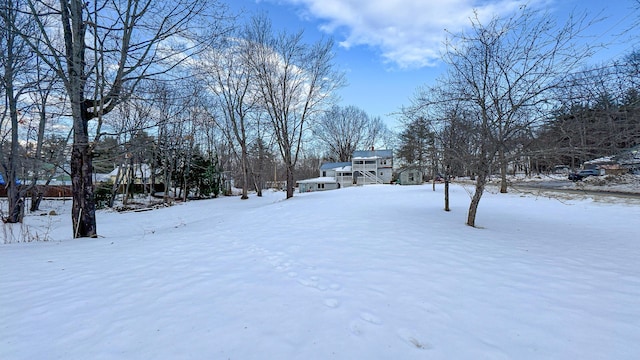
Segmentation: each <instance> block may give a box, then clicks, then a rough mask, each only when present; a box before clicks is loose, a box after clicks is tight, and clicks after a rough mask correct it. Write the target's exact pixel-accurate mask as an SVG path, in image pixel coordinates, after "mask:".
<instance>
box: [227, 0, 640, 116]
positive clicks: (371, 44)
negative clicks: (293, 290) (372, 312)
mask: <svg viewBox="0 0 640 360" xmlns="http://www.w3.org/2000/svg"><path fill="white" fill-rule="evenodd" d="M224 1H227V3H228V4H229V5H230V6H231V8H232V9H233V10H235V11H237V10H239V9H243V10H244V11H246V12H247V14H251V13H255V12H258V11H264V12H266V13H267V14H268V15H269V17H270V18H271V19H272V21H273V25H274V28H276V29H287V30H290V31H297V30H299V29H304V31H305V35H306V36H307V38H308V40H309V41H314V40H316V39H319V38H320V37H322V36H325V37H326V36H331V37H333V38H334V40H335V42H336V45H337V46H336V49H335V50H336V59H335V60H336V66H337V68H338V69H339V70H341V71H343V72H344V73H345V75H346V79H347V82H348V85H347V86H346V87H345V88H343V89H341V90H340V97H341V99H342V100H341V104H342V105H355V106H358V107H360V108H362V109H363V110H365V111H366V112H367V113H369V114H370V115H373V116H380V117H381V118H382V119H384V120H385V121H386V122H387V123H388V124H389V126H390V127H392V128H393V127H394V126H395V125H396V124H397V122H396V118H397V116H395V115H393V114H394V113H397V112H398V111H399V109H400V108H401V107H402V106H406V105H408V104H409V103H410V98H411V96H412V95H413V94H414V93H415V91H416V89H417V88H418V87H419V86H421V85H429V84H431V83H433V81H434V79H435V78H436V77H437V76H438V75H439V74H440V73H442V71H443V69H444V67H443V65H442V64H441V63H440V62H439V56H438V55H439V53H440V46H441V43H442V40H443V39H444V37H445V36H446V32H445V30H444V29H448V30H450V31H452V32H455V31H456V30H460V29H463V28H464V27H466V26H468V24H469V20H468V19H469V15H470V14H471V12H472V11H473V9H477V10H478V12H479V14H481V16H490V15H491V14H507V13H509V12H510V11H513V10H514V9H517V8H518V7H519V6H520V5H521V4H523V3H525V2H523V1H518V0H495V1H494V0H224ZM526 3H528V4H529V6H536V7H541V8H544V9H546V10H548V12H549V13H550V14H551V16H553V17H556V18H557V19H558V20H559V21H562V19H566V16H567V15H568V14H570V13H571V12H575V13H582V12H586V13H587V14H588V15H589V16H591V17H597V18H602V19H603V20H602V21H600V22H599V23H597V24H596V25H594V26H592V27H591V28H590V29H589V32H588V35H590V36H591V37H590V38H589V41H591V42H594V43H596V42H597V43H611V45H609V46H607V47H606V48H603V49H602V50H601V51H600V52H599V53H598V54H597V55H596V58H594V59H593V60H592V62H595V63H598V62H602V61H605V60H607V59H612V58H618V57H620V56H622V55H624V54H627V53H629V52H630V51H631V50H633V49H634V47H635V48H638V47H639V46H640V41H639V40H638V38H639V36H638V35H639V34H640V33H639V32H638V31H637V30H633V29H632V30H631V31H627V32H626V33H625V34H621V33H622V32H623V31H625V30H629V29H631V25H632V24H633V23H634V22H635V21H638V19H640V10H636V9H637V8H638V7H640V4H638V2H637V1H636V0H609V1H606V2H603V1H597V0H531V1H528V2H526ZM247 16H249V15H247Z"/></svg>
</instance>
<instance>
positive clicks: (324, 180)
mask: <svg viewBox="0 0 640 360" xmlns="http://www.w3.org/2000/svg"><path fill="white" fill-rule="evenodd" d="M297 182H298V184H335V183H336V182H337V181H336V178H334V177H331V176H323V177H317V178H313V179H305V180H298V181H297Z"/></svg>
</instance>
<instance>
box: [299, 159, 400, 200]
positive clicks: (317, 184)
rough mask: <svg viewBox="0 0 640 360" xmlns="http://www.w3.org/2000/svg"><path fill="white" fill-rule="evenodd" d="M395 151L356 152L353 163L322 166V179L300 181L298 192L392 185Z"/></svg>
mask: <svg viewBox="0 0 640 360" xmlns="http://www.w3.org/2000/svg"><path fill="white" fill-rule="evenodd" d="M392 177H393V151H392V150H367V151H355V152H354V153H353V157H352V160H351V162H331V163H324V164H322V165H321V166H320V177H318V178H314V179H306V180H300V181H298V182H297V184H298V191H300V192H301V193H302V192H309V191H322V190H333V189H339V188H341V187H348V186H352V185H367V184H391V179H392Z"/></svg>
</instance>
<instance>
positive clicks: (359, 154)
mask: <svg viewBox="0 0 640 360" xmlns="http://www.w3.org/2000/svg"><path fill="white" fill-rule="evenodd" d="M392 157H393V150H358V151H354V152H353V158H354V159H355V158H392Z"/></svg>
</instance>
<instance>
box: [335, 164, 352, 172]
mask: <svg viewBox="0 0 640 360" xmlns="http://www.w3.org/2000/svg"><path fill="white" fill-rule="evenodd" d="M348 164H349V165H347V166H343V167H339V168H335V169H334V170H335V171H336V172H350V171H351V163H348Z"/></svg>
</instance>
